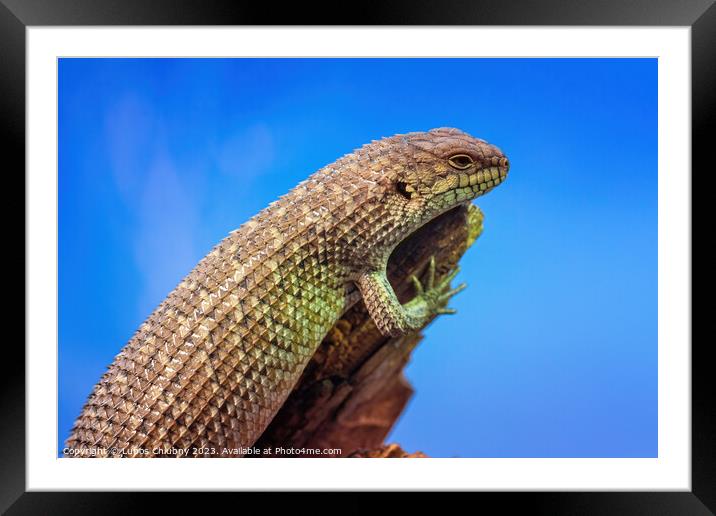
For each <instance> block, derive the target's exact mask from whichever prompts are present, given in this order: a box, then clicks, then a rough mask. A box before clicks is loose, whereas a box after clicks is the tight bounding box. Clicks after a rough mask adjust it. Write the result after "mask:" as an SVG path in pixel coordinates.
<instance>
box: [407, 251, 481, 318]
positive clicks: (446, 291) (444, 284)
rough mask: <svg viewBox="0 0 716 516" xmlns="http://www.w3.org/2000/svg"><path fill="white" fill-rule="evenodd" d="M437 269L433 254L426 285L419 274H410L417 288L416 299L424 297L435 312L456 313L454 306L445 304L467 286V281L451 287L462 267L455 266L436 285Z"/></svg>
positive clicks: (427, 272)
mask: <svg viewBox="0 0 716 516" xmlns="http://www.w3.org/2000/svg"><path fill="white" fill-rule="evenodd" d="M435 269H436V267H435V256H431V257H430V260H429V261H428V269H427V271H426V273H425V284H424V285H425V286H423V283H422V282H421V281H420V280H419V279H418V278H417V276H415V275H414V274H413V275H411V276H410V281H411V282H412V284H413V287H414V289H415V297H416V299H417V298H422V299H423V300H424V301H425V302H426V303H427V305H428V306H429V307H430V308H429V310H430V311H431V312H432V313H433V314H454V313H456V311H455V310H454V309H452V308H447V307H446V306H445V305H446V304H447V303H448V301H449V300H450V298H451V297H453V296H454V295H455V294H458V293H459V292H462V291H463V290H465V288H466V287H467V285H466V284H465V283H462V284H460V285H458V286H457V287H456V288H454V289H451V288H450V283H451V282H452V280H454V279H455V276H457V274H458V273H459V272H460V267H455V269H453V270H452V271H450V273H449V274H448V275H447V276H445V277H444V278H442V279H441V280H440V282H439V283H438V284H437V285H435Z"/></svg>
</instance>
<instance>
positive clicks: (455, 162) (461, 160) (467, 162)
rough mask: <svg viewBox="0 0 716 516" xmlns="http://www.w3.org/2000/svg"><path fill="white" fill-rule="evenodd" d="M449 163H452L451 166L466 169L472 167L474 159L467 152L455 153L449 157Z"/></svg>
mask: <svg viewBox="0 0 716 516" xmlns="http://www.w3.org/2000/svg"><path fill="white" fill-rule="evenodd" d="M448 163H450V166H451V167H453V168H457V169H458V170H465V169H466V168H470V167H471V166H472V164H473V163H474V161H473V159H472V158H471V157H470V156H468V155H467V154H455V155H454V156H451V157H450V158H449V159H448Z"/></svg>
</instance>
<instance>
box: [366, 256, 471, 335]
mask: <svg viewBox="0 0 716 516" xmlns="http://www.w3.org/2000/svg"><path fill="white" fill-rule="evenodd" d="M459 270H460V269H459V268H456V269H455V270H454V271H452V272H451V273H450V274H448V275H447V276H446V277H445V278H443V279H442V280H441V281H440V283H438V284H437V285H435V284H434V283H435V258H434V257H432V258H430V262H429V264H428V275H427V276H428V277H427V281H426V284H425V288H423V285H422V283H420V281H419V280H418V279H417V278H416V277H415V276H411V280H412V281H413V284H414V285H415V291H416V296H415V297H414V298H413V299H412V300H411V301H409V302H407V303H405V304H404V305H401V304H400V301H398V297H397V296H396V295H395V291H394V290H393V287H392V286H391V285H390V283H389V282H388V277H387V275H386V271H385V268H384V267H383V268H381V269H378V270H370V271H367V272H365V273H363V274H362V275H361V276H360V277H359V278H358V281H357V284H358V288H359V290H360V292H361V295H362V296H363V302H364V303H365V306H366V308H367V309H368V313H369V314H370V316H371V318H372V319H373V321H374V322H375V325H376V326H377V327H378V329H379V330H380V332H381V333H382V334H383V335H385V336H392V337H399V336H401V335H405V334H406V333H410V332H412V331H416V330H419V329H420V328H422V327H423V326H424V325H425V324H426V323H427V322H428V320H429V319H430V318H431V317H432V316H434V315H435V314H452V313H455V311H454V310H452V309H449V308H445V305H446V304H447V302H448V300H449V299H450V298H451V297H452V296H454V295H455V294H457V293H458V292H460V291H462V290H463V289H464V288H465V287H466V285H465V284H464V283H463V284H462V285H460V286H458V287H457V288H455V289H452V290H451V289H450V282H451V281H452V280H453V278H455V276H456V275H457V273H458V272H459Z"/></svg>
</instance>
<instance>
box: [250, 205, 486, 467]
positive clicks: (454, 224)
mask: <svg viewBox="0 0 716 516" xmlns="http://www.w3.org/2000/svg"><path fill="white" fill-rule="evenodd" d="M482 220H483V215H482V212H481V211H480V209H479V208H477V207H476V206H474V205H472V204H470V205H469V206H468V207H464V206H463V207H458V208H455V209H453V210H451V211H449V212H447V213H445V214H443V215H442V216H440V217H438V218H437V219H435V220H434V221H432V222H431V223H429V224H427V225H426V226H424V227H423V228H421V229H420V230H418V231H417V232H415V233H414V234H413V235H412V236H411V237H410V238H408V239H407V240H406V241H404V242H403V243H402V244H401V245H400V246H398V248H396V250H395V251H394V252H393V255H392V256H391V258H390V261H389V263H388V278H389V280H390V282H391V284H392V285H393V288H394V289H395V292H396V294H397V296H398V299H400V301H401V302H402V303H405V302H407V301H409V300H410V299H411V298H412V297H413V296H415V291H414V287H413V284H412V282H411V281H410V276H411V275H413V274H415V275H416V276H417V277H419V278H420V277H421V276H422V275H423V273H424V271H425V270H426V268H427V263H428V261H429V260H430V257H431V256H433V255H434V256H435V260H436V265H437V268H436V281H438V280H439V279H440V278H442V277H444V276H445V275H447V274H448V273H449V272H450V271H451V270H453V269H454V268H455V266H456V265H457V263H458V261H459V259H460V258H461V257H462V255H463V254H464V253H465V251H466V250H467V249H468V248H469V247H470V246H471V245H472V243H473V242H474V241H475V240H476V239H477V237H478V236H479V235H480V233H481V232H482ZM448 317H451V316H448ZM428 324H430V322H428ZM426 326H427V325H426ZM422 338H423V335H422V332H416V333H412V334H409V335H406V336H404V337H401V338H388V337H384V336H383V335H381V334H380V332H379V331H378V329H377V328H376V327H375V324H373V321H372V319H371V318H370V316H369V315H368V312H367V310H366V309H365V306H364V305H363V303H362V302H359V303H358V304H356V305H355V306H354V307H353V308H351V309H350V310H349V311H348V312H346V314H345V315H344V316H343V317H342V318H341V319H340V320H339V321H338V322H337V323H336V324H335V326H334V327H333V328H332V329H331V331H330V332H329V334H328V335H327V336H326V338H325V339H324V340H323V342H322V343H321V346H320V347H319V349H318V350H317V352H316V354H315V355H314V357H313V358H312V360H311V362H310V363H309V365H308V366H307V367H306V369H305V371H304V373H303V376H302V377H301V380H300V381H299V383H298V384H297V386H296V388H295V389H294V390H293V392H292V393H291V395H290V396H289V398H288V399H287V401H286V403H285V404H284V405H283V407H282V408H281V410H280V411H279V413H278V414H277V415H276V417H275V418H274V419H273V421H272V422H271V424H270V425H269V427H268V428H267V429H266V431H265V432H264V433H263V435H262V436H261V438H260V439H259V441H258V442H257V443H256V446H257V447H258V448H260V449H263V450H268V449H269V448H270V449H271V450H272V451H271V453H270V454H268V455H270V456H288V455H287V454H284V453H277V452H276V451H275V450H276V448H277V447H278V448H283V449H290V448H293V449H300V448H304V449H306V448H310V449H321V450H325V449H328V448H331V449H339V450H340V451H339V452H338V453H337V454H331V455H330V456H342V457H349V456H350V457H416V456H419V457H424V456H425V455H424V454H422V453H421V452H417V453H413V454H409V453H407V452H405V451H403V450H402V449H401V448H400V447H399V446H398V445H394V444H393V445H385V444H384V443H383V440H384V439H385V437H386V436H387V435H388V433H389V432H390V430H391V429H392V427H393V425H394V424H395V422H396V421H397V419H398V418H399V417H400V414H401V413H402V412H403V410H404V408H405V406H406V404H407V402H408V400H409V399H410V398H411V396H412V395H413V388H412V387H411V385H410V383H409V382H408V381H407V380H406V379H405V377H404V375H403V369H404V368H405V366H406V365H407V363H408V361H409V360H410V355H411V353H412V351H413V349H415V347H416V346H417V345H418V344H419V343H420V341H421V340H422ZM296 456H303V455H296Z"/></svg>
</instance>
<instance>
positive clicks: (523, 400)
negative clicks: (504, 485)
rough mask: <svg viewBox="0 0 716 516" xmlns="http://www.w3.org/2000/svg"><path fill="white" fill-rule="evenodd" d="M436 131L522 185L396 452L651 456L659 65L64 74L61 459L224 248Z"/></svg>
mask: <svg viewBox="0 0 716 516" xmlns="http://www.w3.org/2000/svg"><path fill="white" fill-rule="evenodd" d="M439 126H455V127H459V128H461V129H463V130H465V131H467V132H469V133H471V134H473V135H475V136H478V137H481V138H484V139H486V140H488V141H490V142H491V143H494V144H496V145H498V146H499V147H500V148H501V149H502V150H503V151H504V152H505V153H506V154H507V155H508V156H509V158H510V161H511V163H512V169H511V174H510V177H509V179H508V181H507V182H506V183H505V184H504V185H503V186H500V187H499V188H498V189H496V190H495V191H494V192H492V193H491V194H490V195H488V196H486V197H485V198H481V199H479V200H478V204H479V205H480V206H481V207H482V208H483V210H484V212H485V214H486V222H485V231H484V234H483V236H482V237H481V238H480V239H479V240H478V242H477V243H476V244H475V246H474V247H473V248H472V249H471V250H470V251H469V252H468V253H467V254H466V256H465V257H464V259H463V260H462V269H463V270H462V272H461V273H460V276H459V280H461V281H466V282H468V283H469V288H468V289H467V290H466V291H465V292H463V293H461V294H460V295H459V296H458V297H457V298H455V300H454V301H453V303H452V304H453V306H454V307H455V308H457V309H458V315H456V316H446V317H441V318H439V319H438V320H437V321H436V322H435V323H434V324H433V325H432V326H431V327H429V328H428V329H427V331H426V332H425V333H426V338H425V340H424V341H423V343H422V344H421V345H420V346H419V348H418V349H417V350H416V351H415V353H414V355H413V358H412V362H411V364H410V365H409V367H408V369H407V376H408V378H409V379H410V381H411V382H412V383H413V385H414V387H415V389H416V395H415V396H414V397H413V399H412V400H411V402H410V404H409V406H408V408H407V410H406V411H405V413H404V414H403V416H402V418H401V419H400V421H399V422H398V424H397V426H396V427H395V429H394V431H393V432H392V434H391V435H390V436H389V440H390V441H395V442H399V443H401V444H402V446H403V447H404V448H405V449H407V450H409V451H415V450H423V451H425V452H426V453H427V454H429V455H431V456H434V457H455V456H458V457H654V456H656V455H657V61H656V60H655V59H469V60H466V59H458V60H450V59H438V60H429V59H428V60H425V59H397V60H395V59H386V60H370V59H367V60H341V59H309V60H303V59H296V60H283V59H275V60H267V59H252V60H240V59H237V60H231V59H206V60H193V59H166V60H154V59H141V60H137V59H61V60H60V62H59V400H58V402H59V421H58V425H59V427H58V446H59V447H60V448H61V447H62V443H63V441H64V439H65V438H66V437H67V435H68V432H69V429H70V427H71V425H72V422H73V420H74V418H75V417H76V416H77V415H78V414H79V411H80V408H81V406H82V404H83V402H84V401H85V399H86V397H87V395H88V394H89V393H90V391H91V389H92V386H93V385H94V384H95V383H96V382H97V380H98V379H99V377H100V376H101V374H102V373H103V372H104V370H105V368H106V366H107V365H108V364H109V363H110V362H111V361H112V359H113V357H114V356H115V354H116V353H117V352H118V351H119V350H120V348H121V347H122V346H123V345H124V344H125V342H126V341H127V340H128V339H129V338H130V336H131V335H132V333H133V332H134V330H135V329H136V328H137V327H138V326H139V325H140V323H141V322H142V321H143V320H144V319H145V317H146V316H148V315H149V313H150V312H151V311H152V310H153V308H154V307H155V306H156V305H157V304H158V303H159V302H160V301H161V300H162V299H163V298H164V297H165V296H166V294H167V293H168V292H169V291H170V290H171V289H172V288H173V287H174V286H175V285H176V284H177V283H178V282H179V281H180V280H181V278H182V277H183V276H184V275H185V274H186V273H188V272H189V271H190V270H191V268H192V267H193V266H194V265H195V264H196V262H197V261H199V259H201V258H202V257H203V256H204V255H205V254H206V253H207V252H208V251H209V250H210V249H211V247H213V245H214V244H215V243H217V242H218V241H219V240H220V239H222V238H223V237H224V236H225V235H226V234H227V233H228V232H229V231H230V230H232V229H234V228H236V227H238V226H239V225H240V224H242V223H243V222H244V221H246V220H247V219H248V218H249V217H251V216H252V215H253V214H255V213H256V212H257V211H259V210H260V209H262V208H263V207H264V206H266V205H267V204H268V203H269V202H270V201H272V200H274V199H275V198H276V197H277V196H278V195H280V194H283V193H285V192H286V191H288V190H289V189H290V188H292V187H293V186H295V185H296V183H298V182H299V181H301V180H303V179H304V178H306V177H307V176H308V175H309V174H310V173H312V172H314V171H315V170H316V169H318V168H319V167H321V166H323V165H325V164H327V163H330V162H332V161H334V160H335V159H336V158H338V157H339V156H341V155H343V154H345V153H347V152H350V151H351V150H353V149H354V148H356V147H358V146H360V145H362V144H363V143H366V142H368V141H370V140H372V139H375V138H378V137H381V136H389V135H392V134H395V133H402V132H409V131H418V130H427V129H430V128H433V127H439ZM48 187H49V186H48ZM48 351H49V348H48Z"/></svg>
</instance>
